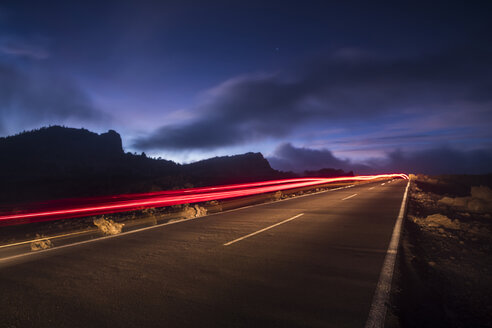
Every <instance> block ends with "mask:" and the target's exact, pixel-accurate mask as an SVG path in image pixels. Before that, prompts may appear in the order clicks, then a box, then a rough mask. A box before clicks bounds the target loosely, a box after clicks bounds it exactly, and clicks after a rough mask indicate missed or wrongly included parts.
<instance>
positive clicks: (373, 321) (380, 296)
mask: <svg viewBox="0 0 492 328" xmlns="http://www.w3.org/2000/svg"><path fill="white" fill-rule="evenodd" d="M409 187H410V180H408V183H407V187H406V189H405V194H404V195H403V200H402V201H401V207H400V212H399V213H398V218H397V219H396V223H395V227H394V228H393V234H392V235H391V241H390V243H389V246H388V250H387V252H386V256H385V258H384V262H383V267H382V268H381V273H380V274H379V281H378V284H377V287H376V291H375V293H374V297H373V299H372V304H371V309H370V310H369V317H368V318H367V321H366V325H365V328H376V327H378V328H379V327H384V320H385V317H386V311H387V308H386V304H387V302H388V300H389V295H390V291H391V280H392V279H393V271H394V269H395V262H396V255H397V252H398V244H399V242H400V233H401V227H402V222H403V217H404V216H405V208H406V205H407V196H408V188H409Z"/></svg>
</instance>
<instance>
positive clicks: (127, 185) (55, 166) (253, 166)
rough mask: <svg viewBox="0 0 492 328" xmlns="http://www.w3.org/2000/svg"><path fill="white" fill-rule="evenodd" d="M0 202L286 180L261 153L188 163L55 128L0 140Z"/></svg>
mask: <svg viewBox="0 0 492 328" xmlns="http://www.w3.org/2000/svg"><path fill="white" fill-rule="evenodd" d="M0 154H1V161H0V181H2V182H1V185H0V206H1V205H3V206H5V205H6V204H8V205H9V207H10V205H11V204H18V205H19V206H21V205H22V203H26V202H32V201H44V200H51V199H59V198H70V197H87V196H98V195H111V194H122V193H135V192H150V191H158V190H166V189H177V188H185V187H192V186H194V187H197V186H204V185H213V184H229V183H240V182H249V181H261V180H268V179H279V178H288V177H293V176H295V175H294V174H293V173H289V172H280V171H277V170H274V169H272V168H271V167H270V164H269V163H268V161H267V160H266V159H265V158H264V157H263V155H262V154H261V153H247V154H243V155H236V156H226V157H216V158H211V159H207V160H203V161H199V162H195V163H192V164H185V165H180V164H177V163H174V162H172V161H168V160H163V159H154V158H149V157H147V156H146V155H145V153H142V154H140V155H137V154H132V153H125V152H124V150H123V147H122V143H121V137H120V135H119V134H118V133H117V132H115V131H113V130H110V131H108V132H107V133H102V134H97V133H93V132H90V131H88V130H85V129H73V128H66V127H60V126H52V127H47V128H41V129H39V130H34V131H29V132H23V133H21V134H18V135H15V136H10V137H6V138H0Z"/></svg>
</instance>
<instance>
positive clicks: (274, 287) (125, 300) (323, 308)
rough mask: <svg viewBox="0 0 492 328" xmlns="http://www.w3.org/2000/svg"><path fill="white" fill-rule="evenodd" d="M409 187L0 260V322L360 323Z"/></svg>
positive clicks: (308, 199) (342, 193)
mask: <svg viewBox="0 0 492 328" xmlns="http://www.w3.org/2000/svg"><path fill="white" fill-rule="evenodd" d="M406 184H407V181H405V180H393V181H392V182H391V183H388V182H386V183H384V184H383V182H381V181H379V182H374V183H368V184H363V185H357V186H354V187H352V188H346V189H341V190H336V191H329V192H324V193H319V194H315V195H309V196H305V197H299V198H293V199H289V200H286V201H281V202H275V203H269V204H264V205H260V206H252V207H248V208H244V209H239V210H235V211H230V212H226V213H220V214H215V215H211V216H207V217H203V218H199V219H195V220H190V221H185V222H181V223H177V224H172V225H166V226H162V227H158V228H155V229H149V230H146V231H142V232H137V233H133V234H128V235H125V236H121V237H117V238H111V239H106V240H101V241H96V242H91V243H86V244H83V245H78V246H73V247H67V248H64V249H60V250H56V249H54V250H52V251H49V252H42V253H38V254H36V253H33V255H32V256H25V257H22V258H19V259H15V260H9V261H0V291H1V293H0V327H363V326H364V324H365V322H366V320H367V316H368V313H369V309H370V307H371V301H372V298H373V295H374V292H375V289H376V285H377V282H378V277H379V274H380V271H381V266H382V264H383V260H384V257H385V254H386V249H387V247H388V243H389V241H390V238H391V234H392V230H393V227H394V224H395V220H396V218H397V216H398V213H399V210H400V206H401V202H402V198H403V193H404V190H405V187H406Z"/></svg>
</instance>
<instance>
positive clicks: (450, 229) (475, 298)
mask: <svg viewBox="0 0 492 328" xmlns="http://www.w3.org/2000/svg"><path fill="white" fill-rule="evenodd" d="M412 178H413V179H412V183H411V188H410V194H409V203H408V212H407V219H406V220H405V224H404V231H403V234H402V240H401V244H400V250H399V257H398V263H397V268H396V275H395V281H394V287H393V294H392V302H391V303H392V309H391V311H390V312H391V313H390V318H391V317H393V318H395V317H396V318H397V319H396V320H391V323H390V324H388V325H389V326H400V327H492V278H491V277H492V214H491V213H492V190H491V187H492V176H491V175H488V176H438V177H429V176H413V177H412Z"/></svg>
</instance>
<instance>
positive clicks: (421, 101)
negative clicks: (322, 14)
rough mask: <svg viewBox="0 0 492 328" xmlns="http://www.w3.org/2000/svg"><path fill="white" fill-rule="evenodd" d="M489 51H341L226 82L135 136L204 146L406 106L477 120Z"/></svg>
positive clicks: (488, 84)
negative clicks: (190, 114)
mask: <svg viewBox="0 0 492 328" xmlns="http://www.w3.org/2000/svg"><path fill="white" fill-rule="evenodd" d="M491 57H492V51H491V49H489V48H480V49H477V48H466V47H462V48H456V49H448V50H447V51H445V52H441V53H437V54H426V55H420V56H413V57H405V58H402V57H399V58H383V57H380V56H376V55H370V54H367V53H363V52H360V51H356V50H344V51H339V52H337V53H332V54H330V55H329V56H325V57H323V58H318V59H316V60H313V61H311V62H310V63H308V64H306V65H305V66H303V67H302V68H300V69H297V70H292V71H289V72H281V73H276V74H271V75H249V76H244V77H240V78H236V79H232V80H229V81H227V82H225V83H223V84H221V85H219V86H218V87H217V88H215V89H213V90H212V91H210V92H209V93H208V94H207V98H206V100H205V101H204V102H203V103H202V104H201V105H200V106H198V107H197V108H195V112H196V113H197V115H198V118H197V119H196V120H195V121H194V122H192V123H190V124H188V125H184V126H176V125H172V124H171V125H166V126H163V127H162V128H160V129H158V130H156V131H154V132H153V133H151V134H150V135H149V136H147V137H143V138H140V139H137V140H136V142H135V147H136V148H140V149H184V148H185V149H207V148H217V147H221V146H228V145H235V144H240V143H244V142H250V141H255V140H261V139H265V138H270V137H271V138H281V137H284V136H286V135H288V134H289V133H291V132H292V131H293V130H294V129H298V128H300V127H302V124H303V123H307V122H313V121H316V122H326V123H328V124H337V123H344V124H347V123H351V122H354V123H356V122H361V121H364V122H366V123H371V121H372V122H377V120H378V119H380V118H385V117H388V116H390V115H399V114H401V113H402V112H404V111H412V112H414V113H420V114H421V115H422V114H423V115H425V114H429V113H434V114H442V115H443V117H444V118H445V117H446V115H449V114H452V113H456V112H459V111H462V110H463V107H462V104H464V103H466V108H464V109H466V111H467V112H468V113H469V114H470V115H469V118H471V119H472V120H476V121H477V122H480V120H484V119H489V120H490V118H491V116H492V113H491V111H490V110H483V107H484V106H489V105H490V103H491V102H492V94H491V93H490V92H488V90H490V89H491V88H492V61H491V60H490V58H491Z"/></svg>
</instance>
